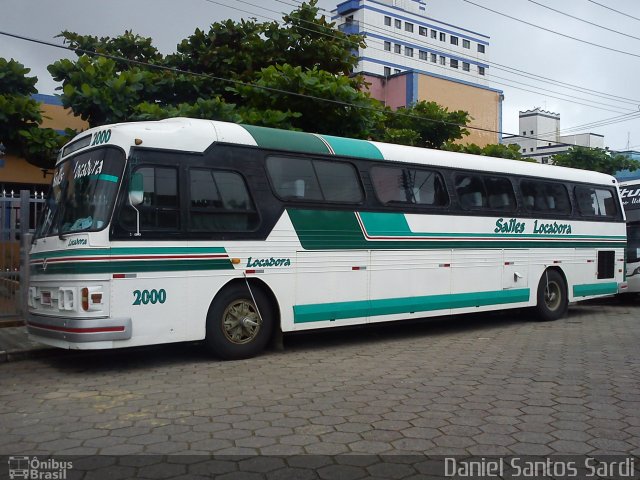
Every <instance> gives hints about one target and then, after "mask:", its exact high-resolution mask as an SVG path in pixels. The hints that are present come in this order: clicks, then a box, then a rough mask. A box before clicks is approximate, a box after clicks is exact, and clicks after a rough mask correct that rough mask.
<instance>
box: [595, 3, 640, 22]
mask: <svg viewBox="0 0 640 480" xmlns="http://www.w3.org/2000/svg"><path fill="white" fill-rule="evenodd" d="M587 2H591V3H594V4H596V5H598V6H599V7H602V8H606V9H607V10H611V11H612V12H616V13H619V14H620V15H624V16H625V17H629V18H633V19H634V20H638V21H639V22H640V18H638V17H634V16H633V15H629V14H628V13H624V12H621V11H620V10H616V9H615V8H611V7H609V6H607V5H603V4H601V3H598V2H594V1H593V0H587Z"/></svg>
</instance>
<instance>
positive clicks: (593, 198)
mask: <svg viewBox="0 0 640 480" xmlns="http://www.w3.org/2000/svg"><path fill="white" fill-rule="evenodd" d="M575 195H576V200H577V203H578V210H579V211H580V214H581V215H583V216H587V217H615V216H616V215H617V213H618V209H617V208H616V203H615V198H614V196H613V194H612V193H611V191H610V190H606V189H604V188H595V187H587V186H582V185H578V186H577V187H576V188H575Z"/></svg>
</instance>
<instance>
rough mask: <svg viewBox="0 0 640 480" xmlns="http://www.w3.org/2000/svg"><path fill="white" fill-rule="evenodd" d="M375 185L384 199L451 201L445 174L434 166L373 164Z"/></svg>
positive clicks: (436, 203) (425, 202) (441, 203)
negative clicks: (425, 167)
mask: <svg viewBox="0 0 640 480" xmlns="http://www.w3.org/2000/svg"><path fill="white" fill-rule="evenodd" d="M371 179H372V180H373V188H374V190H375V192H376V195H377V197H378V199H379V200H380V201H381V202H382V203H407V204H415V205H425V206H437V207H441V206H445V205H447V204H448V203H449V197H448V195H447V190H446V188H445V186H444V181H443V180H442V176H441V175H440V174H439V173H438V172H435V171H432V170H423V169H414V168H398V167H373V168H372V169H371Z"/></svg>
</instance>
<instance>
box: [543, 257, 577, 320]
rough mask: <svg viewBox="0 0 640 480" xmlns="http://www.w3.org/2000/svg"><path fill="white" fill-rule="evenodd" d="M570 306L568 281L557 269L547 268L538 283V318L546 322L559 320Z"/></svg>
mask: <svg viewBox="0 0 640 480" xmlns="http://www.w3.org/2000/svg"><path fill="white" fill-rule="evenodd" d="M568 307H569V298H568V296H567V283H566V282H565V281H564V278H563V277H562V275H560V273H559V272H557V271H556V270H546V271H545V272H544V273H543V274H542V278H541V279H540V283H539V285H538V303H537V305H536V310H537V314H538V318H539V319H540V320H541V321H545V322H548V321H553V320H558V319H559V318H562V317H564V315H565V314H566V313H567V309H568Z"/></svg>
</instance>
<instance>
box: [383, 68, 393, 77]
mask: <svg viewBox="0 0 640 480" xmlns="http://www.w3.org/2000/svg"><path fill="white" fill-rule="evenodd" d="M390 75H391V67H384V76H385V77H388V76H390Z"/></svg>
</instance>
